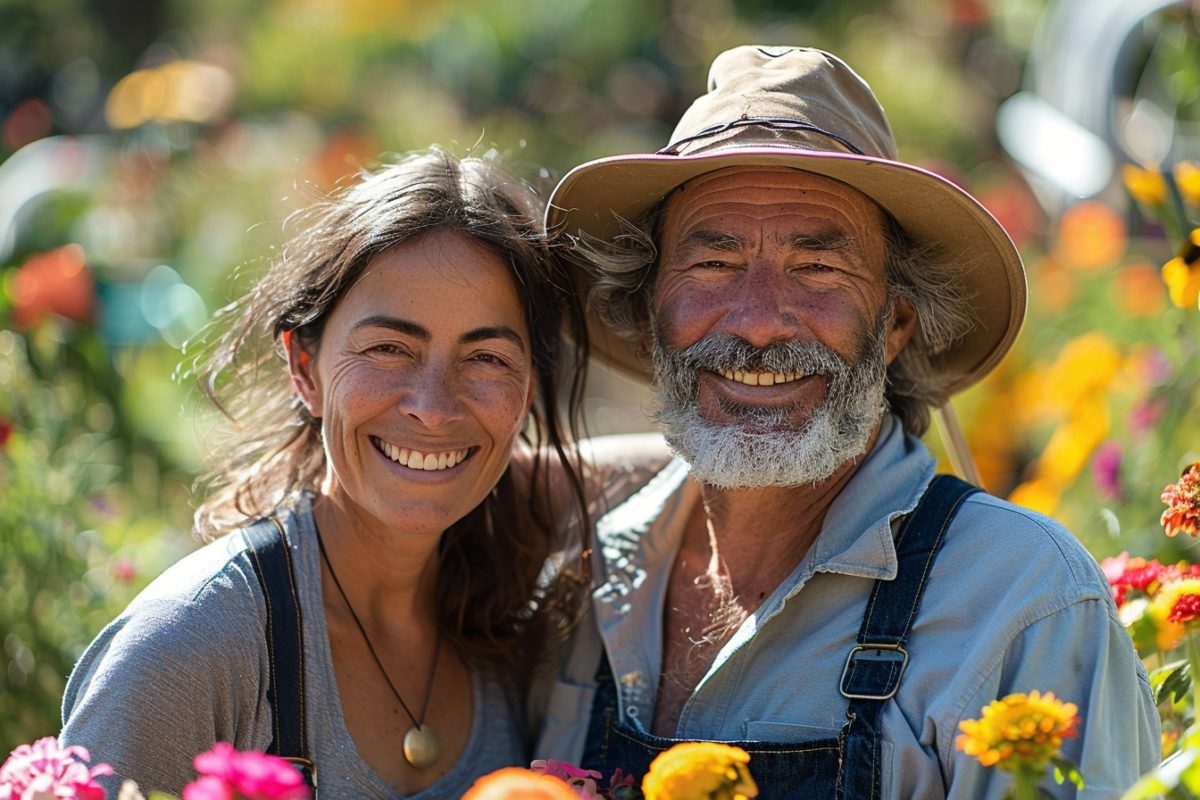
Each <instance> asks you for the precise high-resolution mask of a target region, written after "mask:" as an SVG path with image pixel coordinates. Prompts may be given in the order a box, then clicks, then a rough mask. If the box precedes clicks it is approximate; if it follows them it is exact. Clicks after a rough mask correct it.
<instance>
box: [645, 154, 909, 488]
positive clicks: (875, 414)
mask: <svg viewBox="0 0 1200 800" xmlns="http://www.w3.org/2000/svg"><path fill="white" fill-rule="evenodd" d="M883 230H884V218H883V214H882V212H881V211H880V210H879V208H878V207H877V206H875V204H874V203H872V202H871V201H870V200H869V199H868V198H867V197H866V196H865V195H863V194H861V193H860V192H858V191H857V190H855V189H852V188H850V187H848V186H846V185H844V184H842V183H839V182H838V181H834V180H831V179H829V178H824V177H821V176H818V175H813V174H811V173H805V172H800V171H797V170H790V169H779V168H765V167H764V168H758V167H738V168H732V169H727V170H721V171H719V172H714V173H710V174H708V175H703V176H701V177H699V178H696V179H694V180H692V181H690V182H689V183H688V184H686V185H685V186H684V187H683V188H682V189H680V190H679V191H678V192H676V194H675V195H674V196H673V197H672V198H671V199H670V200H669V201H668V204H667V210H666V217H665V220H664V224H663V232H662V236H661V237H660V246H661V253H662V256H661V260H660V263H659V269H658V273H657V276H656V281H655V287H654V302H653V334H654V348H655V372H656V378H657V384H658V388H659V395H660V400H661V403H662V410H661V411H660V413H659V415H658V418H659V422H660V423H661V424H662V426H663V429H664V433H665V434H666V436H667V439H668V441H669V442H670V443H671V444H672V446H673V447H675V449H676V450H677V451H679V452H680V454H681V455H683V456H684V457H685V458H686V459H687V460H688V461H689V462H690V463H691V465H692V468H693V474H694V475H695V476H696V477H697V478H699V479H700V480H703V481H705V482H708V483H712V484H715V485H718V486H727V487H749V486H766V485H799V484H803V483H811V482H818V481H821V480H824V479H825V478H827V477H829V475H831V474H832V473H833V472H834V471H835V470H836V469H837V467H838V466H840V465H841V464H843V463H845V462H846V461H848V460H850V459H852V458H854V457H856V456H858V455H860V454H861V453H862V452H863V451H864V450H865V448H866V446H867V443H868V442H869V441H870V438H871V436H872V434H873V433H874V430H875V427H876V424H877V422H878V420H879V416H880V414H881V413H882V409H883V407H884V406H883V390H884V386H885V382H886V367H887V364H888V363H890V362H891V360H892V359H893V358H894V357H895V355H896V354H897V353H898V352H899V351H900V350H901V349H902V348H903V346H904V344H905V343H906V342H907V340H908V336H909V335H910V333H911V330H912V325H913V322H914V317H913V314H912V312H911V310H910V309H909V308H908V306H907V304H904V303H898V304H896V305H895V307H893V304H892V303H890V302H889V300H888V296H887V287H886V282H885V278H884V252H885V250H884V248H885V239H884V235H883Z"/></svg>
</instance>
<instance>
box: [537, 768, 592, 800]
mask: <svg viewBox="0 0 1200 800" xmlns="http://www.w3.org/2000/svg"><path fill="white" fill-rule="evenodd" d="M529 770H530V771H531V772H535V773H537V774H539V775H549V776H550V777H552V778H558V779H559V780H561V781H563V782H564V783H566V784H567V785H568V786H570V787H571V791H573V792H575V796H576V797H578V798H579V799H580V800H601V798H603V797H604V795H603V794H601V792H600V789H599V787H597V786H596V781H598V780H600V778H601V777H602V776H601V775H600V773H599V772H597V771H596V770H594V769H583V768H581V767H577V766H575V765H574V764H570V763H567V762H566V761H555V760H554V759H552V758H548V759H545V760H544V761H543V760H538V761H534V762H533V763H532V764H530V765H529Z"/></svg>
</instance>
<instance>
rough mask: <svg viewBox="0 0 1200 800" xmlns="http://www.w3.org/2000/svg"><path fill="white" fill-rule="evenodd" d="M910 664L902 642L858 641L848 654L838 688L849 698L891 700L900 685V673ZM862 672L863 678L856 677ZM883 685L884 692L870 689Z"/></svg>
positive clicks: (843, 695)
mask: <svg viewBox="0 0 1200 800" xmlns="http://www.w3.org/2000/svg"><path fill="white" fill-rule="evenodd" d="M907 666H908V651H907V650H905V649H904V647H903V646H901V645H899V644H891V643H871V642H866V643H863V644H859V645H855V646H854V647H852V648H851V649H850V653H849V654H848V655H847V656H846V666H845V667H843V668H842V680H841V682H840V683H839V685H838V688H839V689H840V690H841V692H842V697H845V698H846V699H848V700H891V699H892V698H893V697H895V696H896V692H897V691H898V690H899V689H900V676H902V675H903V674H904V669H905V667H907ZM855 673H857V674H855ZM859 676H863V680H855V678H857V677H859ZM848 684H850V685H848ZM880 685H882V686H883V687H884V691H883V692H879V691H877V690H876V691H871V690H872V689H875V688H876V687H878V686H880Z"/></svg>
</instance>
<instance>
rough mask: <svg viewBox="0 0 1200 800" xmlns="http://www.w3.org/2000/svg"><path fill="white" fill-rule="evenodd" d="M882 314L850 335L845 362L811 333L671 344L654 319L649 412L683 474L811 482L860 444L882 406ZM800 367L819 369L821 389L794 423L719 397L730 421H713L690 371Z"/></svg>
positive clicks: (711, 479) (746, 481) (749, 483)
mask: <svg viewBox="0 0 1200 800" xmlns="http://www.w3.org/2000/svg"><path fill="white" fill-rule="evenodd" d="M890 322H891V315H890V314H888V313H886V311H885V312H884V313H882V314H880V316H879V318H878V319H877V320H876V322H875V330H873V331H871V332H869V333H868V334H866V335H865V336H864V337H863V340H862V341H861V342H860V343H859V347H858V352H857V353H856V354H855V359H854V362H853V363H852V364H851V363H847V362H846V360H845V359H843V358H842V357H841V356H839V355H838V354H837V353H835V352H834V351H833V350H831V349H830V348H829V347H827V346H825V345H823V344H821V343H820V342H815V341H809V342H798V341H792V342H781V343H777V344H773V345H769V346H767V347H765V348H758V347H755V346H754V345H751V344H750V343H749V342H747V341H745V340H744V339H741V338H740V337H736V336H730V335H727V334H714V335H712V336H708V337H705V338H704V339H701V340H700V341H699V342H696V343H695V344H693V345H691V346H690V347H687V348H685V349H684V350H678V351H671V350H668V349H667V348H666V347H665V346H664V345H663V344H662V337H661V335H660V331H659V329H658V327H657V324H656V325H655V328H654V331H653V333H654V343H653V346H654V375H655V384H656V386H657V389H658V401H659V405H660V407H659V409H658V410H657V411H656V412H655V413H654V418H655V420H656V421H657V422H658V424H659V426H660V427H661V429H662V432H663V435H664V436H665V437H666V440H667V443H668V444H670V445H671V448H672V449H673V450H674V451H675V452H676V453H677V454H678V455H679V456H680V457H681V458H683V459H684V460H685V461H687V462H688V464H689V465H691V470H692V476H693V477H694V478H696V479H697V480H700V481H703V482H704V483H707V484H711V485H713V486H717V487H720V488H724V489H749V488H757V487H765V486H802V485H805V484H817V483H820V482H822V481H824V480H825V479H827V478H829V477H830V476H831V475H833V473H834V472H836V471H837V469H838V468H839V467H841V466H842V465H843V464H845V463H847V462H849V461H851V460H853V459H856V458H858V457H859V456H861V455H862V454H863V453H864V452H865V451H866V449H867V443H868V442H869V441H870V438H871V434H872V432H873V431H874V430H875V426H876V424H877V423H878V422H879V419H880V417H881V416H882V415H883V413H884V412H885V410H886V409H887V402H886V400H885V399H884V391H885V389H886V387H887V364H886V361H885V359H884V344H885V341H886V331H887V326H888V325H889V324H890ZM702 370H703V371H709V372H715V373H717V374H720V373H721V372H722V371H723V370H746V371H764V372H803V373H805V374H809V375H812V374H816V375H824V376H826V377H827V378H828V384H827V385H828V388H827V391H826V393H825V398H824V399H823V400H822V401H821V404H820V405H819V406H817V407H816V408H815V409H813V410H812V412H811V413H810V414H809V415H808V417H807V418H806V419H805V421H804V422H803V423H801V425H800V427H799V428H796V427H793V425H794V424H793V423H791V422H789V417H790V416H791V415H792V414H793V413H794V412H795V411H796V410H797V409H795V408H790V407H788V408H764V407H761V406H745V405H741V404H728V403H722V404H721V410H722V411H723V412H724V413H726V414H729V415H731V416H733V417H734V418H735V419H736V420H737V421H735V422H730V423H724V424H715V423H711V422H708V421H707V420H705V419H704V418H703V417H702V416H701V414H700V408H699V404H698V402H697V397H698V394H699V381H698V378H697V375H698V373H699V372H700V371H702Z"/></svg>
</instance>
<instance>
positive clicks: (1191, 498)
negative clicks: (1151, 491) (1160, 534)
mask: <svg viewBox="0 0 1200 800" xmlns="http://www.w3.org/2000/svg"><path fill="white" fill-rule="evenodd" d="M1162 501H1163V502H1164V503H1166V504H1167V510H1166V511H1164V512H1163V513H1162V517H1161V518H1160V522H1161V523H1162V526H1163V529H1164V530H1165V531H1166V533H1167V536H1177V535H1179V534H1180V533H1186V534H1187V535H1188V536H1196V535H1197V534H1198V533H1200V462H1196V463H1194V464H1192V465H1190V466H1189V467H1188V468H1187V469H1185V470H1184V471H1183V474H1182V475H1180V476H1179V482H1178V483H1172V484H1168V485H1167V487H1166V488H1165V489H1163V490H1162Z"/></svg>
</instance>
